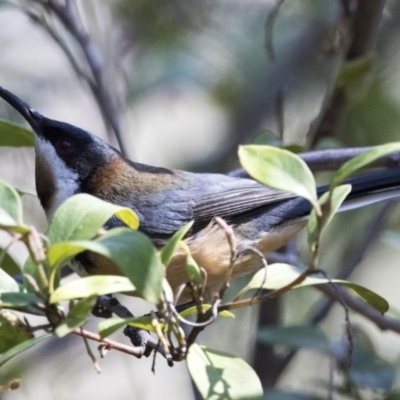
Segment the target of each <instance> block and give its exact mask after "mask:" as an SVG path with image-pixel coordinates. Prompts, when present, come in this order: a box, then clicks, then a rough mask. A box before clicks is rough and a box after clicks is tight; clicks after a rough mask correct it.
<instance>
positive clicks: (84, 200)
mask: <svg viewBox="0 0 400 400" xmlns="http://www.w3.org/2000/svg"><path fill="white" fill-rule="evenodd" d="M113 215H115V216H116V217H118V218H119V219H120V220H121V221H122V222H124V223H125V224H126V225H128V226H129V227H130V228H132V229H137V228H138V226H139V219H138V218H137V216H136V214H135V213H134V212H133V211H132V210H131V209H130V208H126V207H121V206H118V205H115V204H111V203H107V202H105V201H103V200H100V199H98V198H97V197H93V196H90V195H88V194H84V193H81V194H77V195H75V196H72V197H70V198H69V199H68V200H66V201H65V202H64V203H63V204H62V205H61V206H60V207H59V208H58V209H57V211H56V212H55V214H54V217H53V220H52V222H51V224H50V226H49V228H48V230H47V236H48V237H49V239H50V240H51V242H52V243H57V242H64V241H68V240H86V239H92V238H93V237H95V236H96V234H97V233H98V232H99V230H100V229H101V228H102V226H103V225H104V224H105V223H106V222H107V221H108V220H109V219H110V218H111V217H112V216H113Z"/></svg>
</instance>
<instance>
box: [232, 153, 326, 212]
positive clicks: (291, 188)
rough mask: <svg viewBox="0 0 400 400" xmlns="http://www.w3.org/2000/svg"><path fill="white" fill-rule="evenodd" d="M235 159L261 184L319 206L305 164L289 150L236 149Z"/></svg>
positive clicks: (314, 187) (309, 173) (313, 184)
mask: <svg viewBox="0 0 400 400" xmlns="http://www.w3.org/2000/svg"><path fill="white" fill-rule="evenodd" d="M239 159H240V163H241V164H242V166H243V168H244V169H245V170H246V171H247V172H248V174H249V175H250V176H251V177H253V178H254V179H256V180H258V181H259V182H261V183H263V184H264V185H267V186H270V187H273V188H275V189H280V190H284V191H285V192H289V193H294V194H296V195H297V196H300V197H304V198H305V199H307V200H309V201H310V203H311V204H312V205H313V207H314V208H315V209H316V210H319V204H318V199H317V194H316V184H315V180H314V176H313V174H312V173H311V171H310V169H309V168H308V166H307V164H306V163H305V162H304V161H303V160H302V159H301V158H299V157H297V156H296V155H295V154H293V153H291V152H290V151H287V150H284V149H279V148H277V147H271V146H255V145H249V146H240V147H239Z"/></svg>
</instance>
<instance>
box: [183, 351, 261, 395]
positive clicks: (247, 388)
mask: <svg viewBox="0 0 400 400" xmlns="http://www.w3.org/2000/svg"><path fill="white" fill-rule="evenodd" d="M187 366H188V369H189V373H190V376H191V377H192V379H193V381H194V383H195V384H196V387H197V389H198V390H199V392H200V394H201V396H202V398H203V399H207V400H217V399H229V400H239V399H240V400H244V399H246V400H259V399H262V397H263V389H262V386H261V382H260V379H259V378H258V376H257V374H256V373H255V371H254V370H253V369H252V368H251V367H250V366H249V365H248V364H247V363H246V362H245V361H244V360H242V359H240V358H237V357H235V356H233V355H231V354H228V353H224V352H222V351H217V350H211V349H208V348H206V347H203V346H199V345H198V344H196V343H195V344H193V345H192V346H190V348H189V353H188V356H187Z"/></svg>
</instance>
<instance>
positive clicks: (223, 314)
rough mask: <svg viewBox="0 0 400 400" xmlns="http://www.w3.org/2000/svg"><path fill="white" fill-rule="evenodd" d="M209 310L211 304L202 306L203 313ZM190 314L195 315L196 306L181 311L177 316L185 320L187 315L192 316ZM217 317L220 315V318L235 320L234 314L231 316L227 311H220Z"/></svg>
mask: <svg viewBox="0 0 400 400" xmlns="http://www.w3.org/2000/svg"><path fill="white" fill-rule="evenodd" d="M210 308H211V304H203V311H204V312H206V311H208V310H209V309H210ZM192 314H197V307H196V306H193V307H189V308H187V309H186V310H183V311H181V312H180V313H179V315H180V316H181V317H182V318H186V317H188V316H189V315H192ZM218 315H220V316H221V317H226V318H236V317H235V314H232V313H231V312H229V311H221V312H219V313H218Z"/></svg>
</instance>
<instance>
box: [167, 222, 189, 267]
mask: <svg viewBox="0 0 400 400" xmlns="http://www.w3.org/2000/svg"><path fill="white" fill-rule="evenodd" d="M193 222H194V221H190V222H188V223H187V224H186V225H184V226H182V228H180V229H179V230H178V231H176V232H175V233H174V234H173V235H172V237H171V239H169V240H168V242H167V244H166V245H165V246H164V247H163V248H162V250H161V253H160V258H161V262H162V263H163V264H164V265H165V266H166V267H168V265H169V263H170V262H171V259H172V256H173V254H174V253H175V250H176V248H177V247H178V245H179V242H180V241H181V240H182V239H183V238H184V237H185V235H186V234H187V232H188V231H189V229H190V228H191V227H192V225H193Z"/></svg>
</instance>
